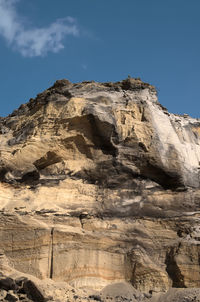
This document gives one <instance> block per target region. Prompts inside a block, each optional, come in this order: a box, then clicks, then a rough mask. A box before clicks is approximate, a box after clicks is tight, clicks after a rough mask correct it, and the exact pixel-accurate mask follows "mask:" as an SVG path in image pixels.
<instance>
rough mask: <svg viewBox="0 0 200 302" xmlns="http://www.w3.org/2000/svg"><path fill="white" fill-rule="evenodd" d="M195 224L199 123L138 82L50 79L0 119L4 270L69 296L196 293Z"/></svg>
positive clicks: (199, 266) (199, 239)
mask: <svg viewBox="0 0 200 302" xmlns="http://www.w3.org/2000/svg"><path fill="white" fill-rule="evenodd" d="M199 219H200V120H199V119H193V118H191V117H189V116H188V115H183V116H179V115H175V114H170V113H169V112H168V111H167V109H166V108H164V107H163V106H162V105H161V104H160V103H159V102H158V100H157V93H156V89H155V88H154V87H153V86H151V85H149V84H147V83H143V82H142V81H141V80H140V79H133V78H128V79H126V80H123V81H120V82H116V83H96V82H83V83H76V84H73V83H71V82H69V81H68V80H59V81H56V83H55V84H54V85H53V86H52V87H50V88H49V89H47V90H45V91H44V92H42V93H40V94H38V96H37V97H36V98H35V99H30V101H29V102H28V103H26V104H24V105H21V106H20V108H19V109H17V110H15V111H14V112H13V113H12V114H11V115H9V116H8V117H6V118H1V119H0V229H1V232H0V249H1V251H2V257H3V258H2V259H7V260H6V261H7V262H6V263H7V264H6V265H5V260H2V261H1V262H0V265H1V269H2V271H3V270H5V267H10V269H11V268H12V269H13V270H15V271H18V272H21V273H24V274H29V275H32V276H35V277H37V278H39V279H46V278H49V279H52V280H54V281H56V282H61V281H65V282H67V283H68V284H69V286H73V287H75V288H77V289H78V290H84V289H91V290H96V291H102V290H103V288H105V287H106V286H111V285H113V284H115V283H120V284H121V283H123V284H124V283H127V282H128V283H129V284H131V285H132V286H133V288H134V289H135V290H136V291H140V292H143V293H152V292H155V293H160V292H166V291H167V290H169V289H170V288H172V287H174V288H196V287H199V284H200V260H199V259H200V227H199ZM8 263H9V265H8ZM41 282H42V281H41ZM170 297H171V296H170ZM147 298H148V297H147V296H146V299H147ZM135 299H136V298H135ZM149 299H150V297H149ZM170 299H171V298H170ZM71 301H72V298H71ZM80 301H83V300H80ZM116 301H117V300H116ZM121 301H122V300H121ZM130 301H134V300H130ZM135 301H136V300H135ZM138 301H139V300H138ZM156 301H158V300H156ZM159 301H160V300H159ZM163 301H164V300H163ZM166 301H168V300H166ZM196 301H197V300H196Z"/></svg>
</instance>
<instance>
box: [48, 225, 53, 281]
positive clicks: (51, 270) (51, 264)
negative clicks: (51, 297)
mask: <svg viewBox="0 0 200 302" xmlns="http://www.w3.org/2000/svg"><path fill="white" fill-rule="evenodd" d="M53 235H54V228H52V229H51V259H50V260H51V262H50V274H49V278H50V279H53V256H54V255H53V252H54V251H53Z"/></svg>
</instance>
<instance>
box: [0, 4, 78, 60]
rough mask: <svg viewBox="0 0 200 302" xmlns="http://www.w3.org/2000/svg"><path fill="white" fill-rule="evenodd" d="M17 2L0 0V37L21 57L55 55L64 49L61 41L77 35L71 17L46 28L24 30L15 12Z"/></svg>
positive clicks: (74, 23)
mask: <svg viewBox="0 0 200 302" xmlns="http://www.w3.org/2000/svg"><path fill="white" fill-rule="evenodd" d="M18 1H20V0H0V35H1V36H3V37H4V38H5V39H6V41H7V42H8V44H9V45H10V46H12V47H13V48H14V49H16V50H17V51H19V52H20V53H21V54H22V55H23V56H25V57H35V56H44V55H45V54H46V53H47V52H54V53H56V52H58V51H59V50H61V49H62V48H64V44H63V40H64V38H65V37H66V36H67V35H72V36H77V35H78V33H79V30H78V27H77V24H76V21H75V19H73V18H72V17H67V18H64V19H59V20H56V21H55V22H54V23H52V24H50V25H49V26H48V27H44V28H30V29H25V25H24V24H23V22H22V21H21V18H20V16H19V15H18V14H17V11H16V7H15V4H16V2H18Z"/></svg>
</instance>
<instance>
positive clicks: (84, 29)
mask: <svg viewBox="0 0 200 302" xmlns="http://www.w3.org/2000/svg"><path fill="white" fill-rule="evenodd" d="M128 75H131V76H132V77H140V78H141V79H142V80H143V81H146V82H149V83H151V84H153V85H155V86H156V87H157V89H158V96H159V101H160V102H161V104H162V105H164V106H165V107H167V108H168V110H169V111H170V112H173V113H179V114H183V113H188V114H190V115H191V116H193V117H199V118H200V112H199V111H200V110H199V108H200V105H199V101H200V94H199V91H200V85H199V82H200V1H199V0H192V1H189V0H168V1H161V0H124V1H122V0H101V1H100V0H57V1H55V0H0V89H1V95H0V96H1V98H0V100H1V107H0V116H5V115H7V114H9V113H11V112H12V111H13V110H14V109H16V108H17V107H19V105H20V104H22V103H25V102H27V101H28V100H29V99H30V98H32V97H35V96H36V94H37V93H39V92H41V91H43V90H45V89H46V88H48V87H49V86H51V85H52V84H53V83H54V82H55V81H56V80H57V79H62V78H67V79H69V80H71V81H72V82H79V81H84V80H95V81H103V82H105V81H119V80H122V79H124V78H126V77H127V76H128Z"/></svg>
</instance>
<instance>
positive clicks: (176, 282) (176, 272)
mask: <svg viewBox="0 0 200 302" xmlns="http://www.w3.org/2000/svg"><path fill="white" fill-rule="evenodd" d="M176 254H177V250H176V248H174V247H172V248H171V249H170V250H169V251H168V252H167V254H166V259H165V264H166V271H167V273H168V275H169V277H170V279H171V280H172V287H176V288H186V286H185V282H184V276H183V275H182V274H181V271H180V268H179V267H178V265H177V263H176V260H175V255H176Z"/></svg>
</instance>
